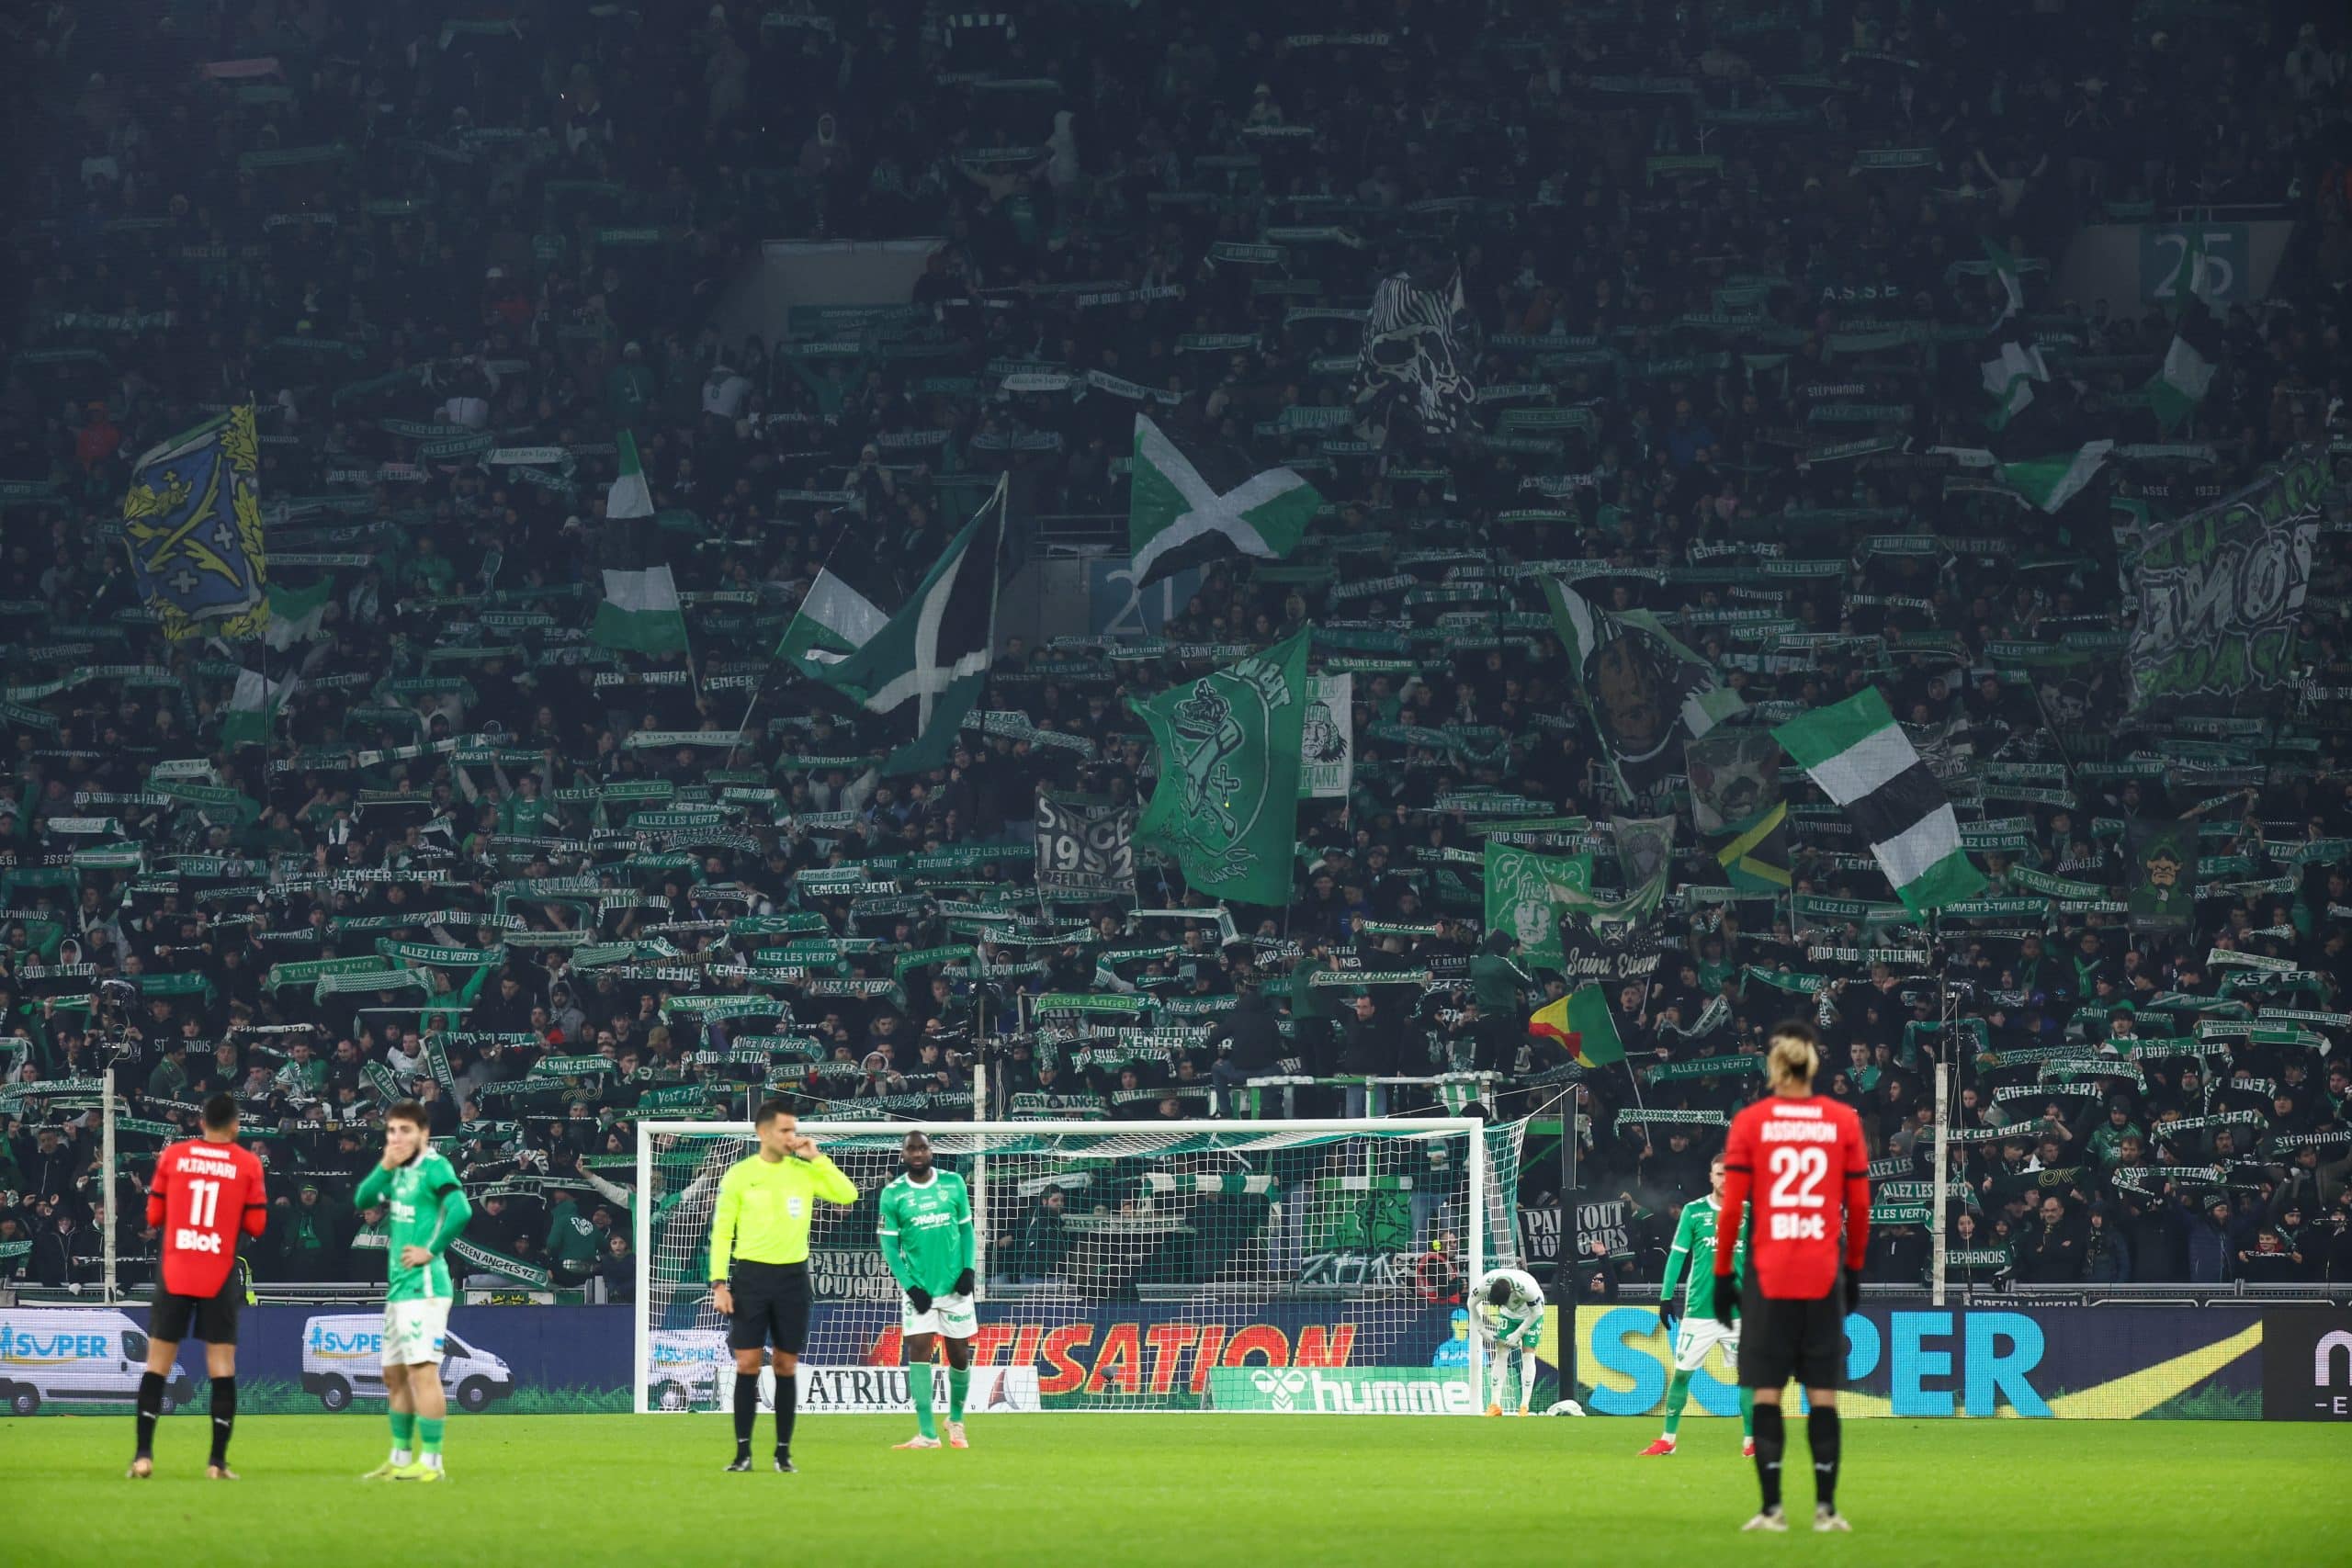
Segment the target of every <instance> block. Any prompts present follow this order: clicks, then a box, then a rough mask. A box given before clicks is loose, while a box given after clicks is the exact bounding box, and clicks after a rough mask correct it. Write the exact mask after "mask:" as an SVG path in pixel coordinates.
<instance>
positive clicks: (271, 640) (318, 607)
mask: <svg viewBox="0 0 2352 1568" xmlns="http://www.w3.org/2000/svg"><path fill="white" fill-rule="evenodd" d="M333 598H334V579H333V578H331V577H329V578H322V579H320V580H319V581H318V582H316V583H314V584H312V585H311V587H309V588H288V586H287V585H286V584H284V583H282V582H273V583H271V584H270V585H269V629H268V630H266V631H265V632H263V633H262V641H263V642H264V643H266V644H267V645H268V646H269V647H270V648H272V649H276V650H277V652H280V653H283V652H285V651H286V650H287V649H289V648H291V647H293V646H294V645H295V644H296V643H298V642H310V641H312V640H314V639H315V638H316V637H318V635H319V631H320V627H321V625H322V622H323V621H324V620H325V619H326V613H327V604H328V602H329V601H330V600H332V599H333Z"/></svg>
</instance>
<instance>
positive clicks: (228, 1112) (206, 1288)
mask: <svg viewBox="0 0 2352 1568" xmlns="http://www.w3.org/2000/svg"><path fill="white" fill-rule="evenodd" d="M268 1217H269V1210H268V1208H267V1200H266V1198H265V1197H264V1196H263V1193H262V1169H261V1161H259V1160H257V1159H255V1158H254V1152H253V1151H252V1150H251V1149H249V1148H246V1147H245V1146H244V1145H243V1144H240V1143H238V1142H237V1102H236V1101H235V1100H231V1099H230V1098H229V1097H228V1096H227V1095H225V1094H216V1095H214V1096H213V1097H212V1098H211V1099H210V1100H206V1101H205V1102H204V1136H203V1137H201V1138H190V1139H188V1140H187V1141H186V1142H184V1143H177V1144H174V1145H171V1147H169V1148H167V1149H165V1150H164V1152H163V1153H162V1154H161V1155H159V1156H156V1159H155V1179H154V1180H153V1181H152V1182H150V1183H149V1184H148V1187H147V1223H148V1224H151V1225H153V1226H155V1227H156V1228H157V1229H158V1230H159V1231H161V1232H162V1233H163V1246H164V1270H163V1278H162V1279H161V1280H158V1281H156V1285H155V1301H154V1304H153V1306H152V1307H151V1308H150V1309H149V1311H148V1314H147V1375H146V1376H144V1377H142V1378H141V1379H140V1380H139V1451H138V1454H137V1455H136V1457H134V1458H133V1459H132V1460H131V1461H130V1474H131V1478H132V1479H133V1480H141V1481H143V1480H145V1479H146V1478H147V1477H148V1476H150V1475H153V1473H154V1472H155V1422H156V1419H157V1418H158V1417H159V1416H162V1415H163V1413H164V1383H165V1382H167V1381H168V1380H169V1379H170V1377H171V1375H172V1366H173V1363H174V1362H175V1361H176V1360H177V1359H179V1353H180V1341H181V1340H182V1339H184V1338H186V1337H187V1331H188V1325H189V1323H190V1321H191V1320H193V1322H194V1323H195V1325H196V1337H198V1338H199V1339H201V1340H203V1341H204V1370H205V1371H207V1372H209V1373H210V1374H211V1377H212V1460H211V1462H210V1463H209V1465H207V1466H206V1467H205V1472H204V1473H205V1475H206V1476H207V1477H209V1479H211V1480H214V1481H234V1480H236V1479H237V1476H236V1472H234V1471H232V1470H231V1469H230V1468H229V1434H230V1433H231V1431H232V1430H233V1429H234V1428H235V1427H236V1424H237V1303H238V1301H239V1298H240V1295H241V1287H240V1285H239V1283H238V1281H237V1279H236V1273H237V1235H238V1233H239V1232H240V1231H242V1232H243V1234H245V1235H252V1236H257V1235H261V1233H262V1226H263V1225H264V1224H266V1222H267V1220H268Z"/></svg>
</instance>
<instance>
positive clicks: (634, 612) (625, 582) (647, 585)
mask: <svg viewBox="0 0 2352 1568" xmlns="http://www.w3.org/2000/svg"><path fill="white" fill-rule="evenodd" d="M589 635H590V636H591V637H594V638H595V640H596V641H597V643H598V644H600V645H601V646H603V647H605V648H626V649H632V650H633V651H635V652H638V653H678V652H682V651H684V649H685V646H686V617H685V612H684V611H683V610H681V609H680V608H679V607H678V584H677V581H676V580H675V579H673V577H672V576H671V575H670V569H669V568H668V567H666V566H654V567H648V568H646V569H645V570H643V571H611V570H607V571H606V572H605V602H604V603H603V604H599V605H597V606H596V624H595V625H594V626H593V627H591V628H590V630H589Z"/></svg>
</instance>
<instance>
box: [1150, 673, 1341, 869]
mask: <svg viewBox="0 0 2352 1568" xmlns="http://www.w3.org/2000/svg"><path fill="white" fill-rule="evenodd" d="M1312 630H1313V629H1312V628H1311V627H1309V628H1303V629H1301V630H1300V631H1298V632H1297V633H1295V635H1293V636H1292V637H1290V638H1289V639H1288V640H1286V641H1283V642H1279V643H1276V644H1275V645H1274V646H1273V647H1272V648H1270V649H1266V651H1265V652H1263V653H1258V654H1252V655H1251V656H1250V657H1249V658H1247V659H1244V660H1241V661H1240V662H1239V663H1238V664H1231V665H1227V667H1226V668H1224V669H1222V670H1213V671H1210V672H1209V673H1207V674H1205V675H1203V676H1201V677H1200V678H1199V679H1197V680H1193V681H1189V682H1185V683H1184V684H1182V685H1181V686H1177V687H1174V688H1172V689H1170V690H1169V691H1166V692H1162V693H1161V694H1159V695H1158V696H1156V697H1154V698H1152V699H1151V700H1150V701H1149V702H1147V703H1134V704H1131V705H1130V706H1132V707H1133V709H1134V710H1135V713H1136V716H1137V717H1139V718H1141V719H1142V720H1143V721H1144V723H1146V724H1147V725H1149V726H1150V727H1151V736H1152V739H1154V740H1156V741H1158V742H1159V785H1158V786H1157V787H1156V788H1155V789H1154V790H1153V791H1152V795H1151V804H1150V805H1148V806H1147V807H1145V808H1144V813H1143V818H1142V819H1141V820H1140V821H1139V822H1137V823H1136V842H1137V843H1140V844H1147V845H1149V846H1151V847H1153V848H1156V849H1159V850H1163V851H1165V852H1168V853H1169V854H1170V855H1172V856H1174V857H1175V860H1176V864H1177V866H1178V868H1179V869H1180V870H1182V872H1183V874H1184V880H1185V882H1186V883H1187V884H1188V885H1189V886H1193V887H1194V888H1197V889H1199V890H1200V891H1201V892H1204V893H1213V894H1215V895H1216V896H1217V897H1221V898H1232V899H1237V900H1239V901H1241V902H1243V903H1250V904H1287V903H1289V902H1290V887H1291V865H1292V862H1293V860H1294V859H1295V852H1294V847H1293V846H1294V839H1295V834H1296V832H1297V829H1298V768H1299V746H1300V739H1301V732H1302V730H1303V729H1304V728H1305V727H1306V648H1307V642H1308V639H1309V637H1311V636H1312Z"/></svg>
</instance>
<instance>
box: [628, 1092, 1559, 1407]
mask: <svg viewBox="0 0 2352 1568" xmlns="http://www.w3.org/2000/svg"><path fill="white" fill-rule="evenodd" d="M800 1131H801V1132H802V1133H804V1134H807V1135H809V1137H812V1138H814V1139H816V1141H817V1143H818V1144H819V1145H820V1147H822V1148H823V1150H824V1151H825V1153H826V1154H827V1155H828V1156H831V1158H832V1159H833V1161H834V1162H835V1163H836V1164H837V1165H839V1166H840V1167H841V1168H842V1170H843V1171H844V1172H845V1173H846V1174H847V1175H848V1176H849V1178H850V1179H851V1180H853V1181H854V1182H855V1183H856V1185H857V1189H858V1200H857V1201H856V1202H855V1203H854V1204H850V1205H840V1206H836V1205H831V1204H826V1203H821V1202H820V1203H819V1204H817V1205H816V1210H815V1213H814V1215H813V1216H812V1224H811V1229H810V1235H809V1276H810V1286H811V1291H812V1295H813V1306H812V1311H811V1314H810V1324H809V1342H808V1346H807V1348H806V1350H805V1351H804V1353H803V1354H802V1357H801V1360H800V1373H799V1379H800V1392H799V1401H800V1408H801V1409H802V1410H803V1411H804V1412H810V1413H815V1412H823V1411H842V1412H852V1411H863V1412H880V1411H892V1410H906V1409H909V1408H910V1402H909V1398H908V1393H907V1384H906V1369H904V1368H903V1367H902V1366H901V1365H900V1362H901V1359H902V1356H901V1346H900V1329H899V1302H900V1297H899V1288H898V1284H897V1282H896V1281H895V1280H892V1279H891V1278H890V1276H889V1273H888V1269H886V1268H885V1266H884V1264H883V1262H882V1258H881V1253H880V1250H879V1247H878V1244H877V1242H876V1235H875V1218H876V1209H877V1206H878V1203H879V1201H880V1197H881V1192H882V1190H883V1189H884V1188H885V1187H887V1186H888V1184H889V1183H890V1181H892V1180H893V1179H896V1178H897V1177H898V1175H899V1172H900V1165H899V1146H900V1144H901V1142H902V1141H903V1140H904V1139H905V1137H906V1135H907V1134H908V1133H910V1132H914V1131H921V1132H922V1133H923V1134H925V1135H926V1136H928V1137H929V1138H930V1139H931V1141H932V1149H933V1157H934V1159H935V1160H936V1161H937V1162H938V1164H939V1165H940V1167H941V1168H944V1169H950V1170H956V1171H959V1172H961V1173H963V1174H964V1175H965V1176H966V1178H967V1182H969V1183H970V1184H971V1188H972V1201H973V1210H974V1218H975V1221H976V1223H977V1226H978V1237H977V1242H978V1245H977V1247H976V1248H975V1251H976V1254H977V1258H978V1261H977V1262H976V1267H975V1272H976V1274H977V1275H978V1282H979V1283H978V1298H979V1301H978V1318H979V1331H978V1335H977V1336H976V1337H975V1339H974V1343H973V1365H974V1367H975V1368H976V1369H977V1370H976V1372H975V1376H974V1382H973V1386H972V1390H971V1408H972V1409H973V1410H974V1412H975V1413H976V1414H987V1413H992V1412H996V1411H1008V1410H1009V1411H1043V1410H1153V1411H1157V1410H1217V1411H1264V1412H1276V1413H1285V1412H1294V1411H1299V1412H1314V1411H1325V1412H1338V1413H1359V1412H1363V1413H1399V1414H1405V1413H1430V1414H1471V1413H1475V1412H1476V1411H1478V1410H1481V1409H1483V1408H1484V1407H1485V1405H1486V1403H1487V1395H1486V1379H1485V1377H1484V1371H1485V1369H1484V1367H1483V1365H1482V1361H1483V1359H1484V1358H1483V1356H1482V1353H1481V1348H1480V1346H1479V1344H1478V1342H1477V1337H1476V1333H1475V1331H1474V1325H1473V1322H1472V1319H1471V1316H1470V1314H1469V1312H1468V1311H1467V1306H1468V1303H1467V1293H1468V1292H1469V1289H1470V1287H1471V1286H1472V1285H1473V1284H1474V1283H1475V1282H1476V1280H1477V1278H1478V1276H1479V1274H1480V1273H1481V1272H1483V1271H1484V1270H1486V1269H1490V1268H1494V1267H1497V1266H1498V1265H1503V1264H1510V1263H1516V1262H1518V1261H1519V1258H1518V1225H1517V1223H1516V1213H1517V1202H1516V1191H1517V1186H1518V1179H1519V1151H1520V1145H1521V1137H1522V1133H1523V1125H1522V1124H1521V1123H1519V1122H1497V1123H1487V1122H1477V1121H1475V1120H1471V1119H1466V1118H1446V1119H1436V1118H1397V1119H1377V1120H1374V1119H1356V1120H1319V1121H1317V1120H1307V1121H1283V1122H1235V1121H1188V1122H1076V1121H1067V1122H1057V1121H1039V1122H868V1121H856V1122H826V1121H816V1120H803V1121H802V1122H800ZM757 1146H758V1145H757V1142H756V1140H755V1138H754V1137H753V1134H752V1127H751V1125H750V1124H749V1123H748V1122H641V1123H639V1128H638V1142H637V1180H638V1186H637V1203H636V1215H635V1225H636V1231H637V1237H638V1243H639V1246H638V1256H637V1284H638V1289H637V1302H636V1306H635V1309H634V1310H635V1312H636V1314H637V1316H636V1325H635V1334H636V1374H635V1403H636V1407H637V1409H638V1410H639V1411H640V1412H649V1411H664V1410H670V1411H676V1410H717V1409H723V1408H727V1407H729V1405H731V1404H732V1402H733V1398H734V1378H733V1374H732V1371H731V1358H730V1357H729V1353H728V1351H727V1349H726V1335H725V1328H726V1325H725V1324H724V1322H723V1321H722V1320H721V1319H720V1317H719V1315H718V1311H717V1309H716V1307H715V1306H714V1304H713V1303H712V1300H711V1293H710V1289H709V1284H708V1269H707V1263H708V1258H709V1237H710V1223H711V1216H712V1212H713V1209H714V1207H715V1205H716V1202H717V1198H718V1181H719V1178H720V1177H721V1176H722V1175H723V1174H724V1173H725V1171H726V1169H727V1168H728V1167H729V1166H730V1165H732V1164H734V1163H735V1162H736V1161H737V1160H739V1159H741V1158H743V1157H745V1156H748V1155H750V1154H752V1153H753V1152H754V1151H755V1150H756V1148H757ZM983 1169H984V1170H985V1179H984V1180H983V1179H976V1178H978V1177H979V1175H980V1173H981V1171H982V1170H983ZM763 1397H764V1393H763Z"/></svg>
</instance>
